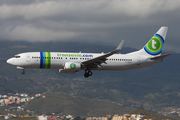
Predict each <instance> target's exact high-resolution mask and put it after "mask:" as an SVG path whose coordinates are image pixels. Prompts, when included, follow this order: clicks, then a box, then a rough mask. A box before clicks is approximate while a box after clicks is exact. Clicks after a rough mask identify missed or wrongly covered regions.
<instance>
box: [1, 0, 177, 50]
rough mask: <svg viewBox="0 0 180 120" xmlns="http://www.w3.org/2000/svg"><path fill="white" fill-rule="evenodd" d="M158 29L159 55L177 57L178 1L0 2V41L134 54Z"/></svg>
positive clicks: (24, 0) (69, 0)
mask: <svg viewBox="0 0 180 120" xmlns="http://www.w3.org/2000/svg"><path fill="white" fill-rule="evenodd" d="M161 26H168V28H169V29H168V34H167V37H166V41H165V45H164V51H167V52H177V53H180V47H179V45H180V40H179V38H180V37H179V36H180V0H158V1H157V0H0V40H10V41H30V42H39V41H42V42H47V41H77V42H89V43H92V44H103V45H112V46H116V45H118V44H119V43H120V42H121V40H125V43H124V46H126V47H131V48H137V49H140V48H142V47H143V46H144V45H145V44H146V43H147V42H148V40H149V39H150V38H151V37H152V36H153V35H154V34H155V33H156V32H157V31H158V29H159V28H160V27H161Z"/></svg>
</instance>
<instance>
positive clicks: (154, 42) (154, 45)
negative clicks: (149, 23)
mask: <svg viewBox="0 0 180 120" xmlns="http://www.w3.org/2000/svg"><path fill="white" fill-rule="evenodd" d="M167 30H168V27H161V28H160V29H159V30H158V31H157V33H156V34H155V35H154V36H153V37H152V38H151V39H150V40H149V42H148V43H147V44H146V45H145V46H144V48H143V50H144V51H145V52H146V54H149V55H151V56H159V55H161V52H162V48H163V45H164V41H165V38H166V34H167ZM141 50H142V49H141ZM141 52H142V51H141Z"/></svg>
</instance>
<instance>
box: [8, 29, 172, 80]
mask: <svg viewBox="0 0 180 120" xmlns="http://www.w3.org/2000/svg"><path fill="white" fill-rule="evenodd" d="M167 30H168V27H165V26H162V27H161V28H160V29H159V30H158V31H157V32H156V34H155V35H154V36H153V37H152V38H151V39H150V40H149V41H148V43H147V44H146V45H145V46H144V47H143V48H142V49H140V50H138V51H135V52H131V53H127V54H120V53H119V54H116V53H118V52H119V51H120V50H121V48H122V46H123V43H124V40H122V41H121V43H120V44H119V45H118V46H117V48H116V49H115V50H113V51H111V52H108V53H81V52H79V53H75V52H26V53H20V54H17V55H15V57H12V58H10V59H8V60H7V61H6V62H7V63H8V64H10V65H13V66H15V67H16V68H17V69H21V70H22V74H25V69H26V68H35V69H59V72H60V73H66V74H74V73H76V72H78V71H81V70H84V71H85V73H84V77H86V78H87V77H89V76H91V75H92V71H93V70H128V69H135V68H140V67H145V66H150V65H153V64H156V63H159V62H161V61H162V60H163V58H165V57H167V56H169V55H171V53H170V54H165V55H161V52H162V48H163V45H164V41H165V38H166V34H167Z"/></svg>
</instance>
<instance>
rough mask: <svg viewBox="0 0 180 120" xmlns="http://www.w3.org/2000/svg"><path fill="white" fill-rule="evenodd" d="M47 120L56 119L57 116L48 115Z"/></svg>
mask: <svg viewBox="0 0 180 120" xmlns="http://www.w3.org/2000/svg"><path fill="white" fill-rule="evenodd" d="M47 120H56V117H54V116H53V117H51V116H48V117H47Z"/></svg>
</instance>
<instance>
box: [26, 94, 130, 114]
mask: <svg viewBox="0 0 180 120" xmlns="http://www.w3.org/2000/svg"><path fill="white" fill-rule="evenodd" d="M44 96H46V98H42V97H39V98H36V99H34V100H31V101H30V102H29V104H28V105H27V106H26V107H25V108H26V109H29V110H34V111H42V112H44V113H46V114H52V113H57V114H62V115H64V114H65V115H68V114H71V115H76V116H104V115H106V114H109V113H111V114H124V113H126V112H127V111H128V110H127V109H126V108H123V107H121V106H119V105H117V104H115V103H112V102H110V101H102V100H94V99H90V98H80V97H71V96H68V95H66V94H61V93H57V92H47V93H45V94H44Z"/></svg>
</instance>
